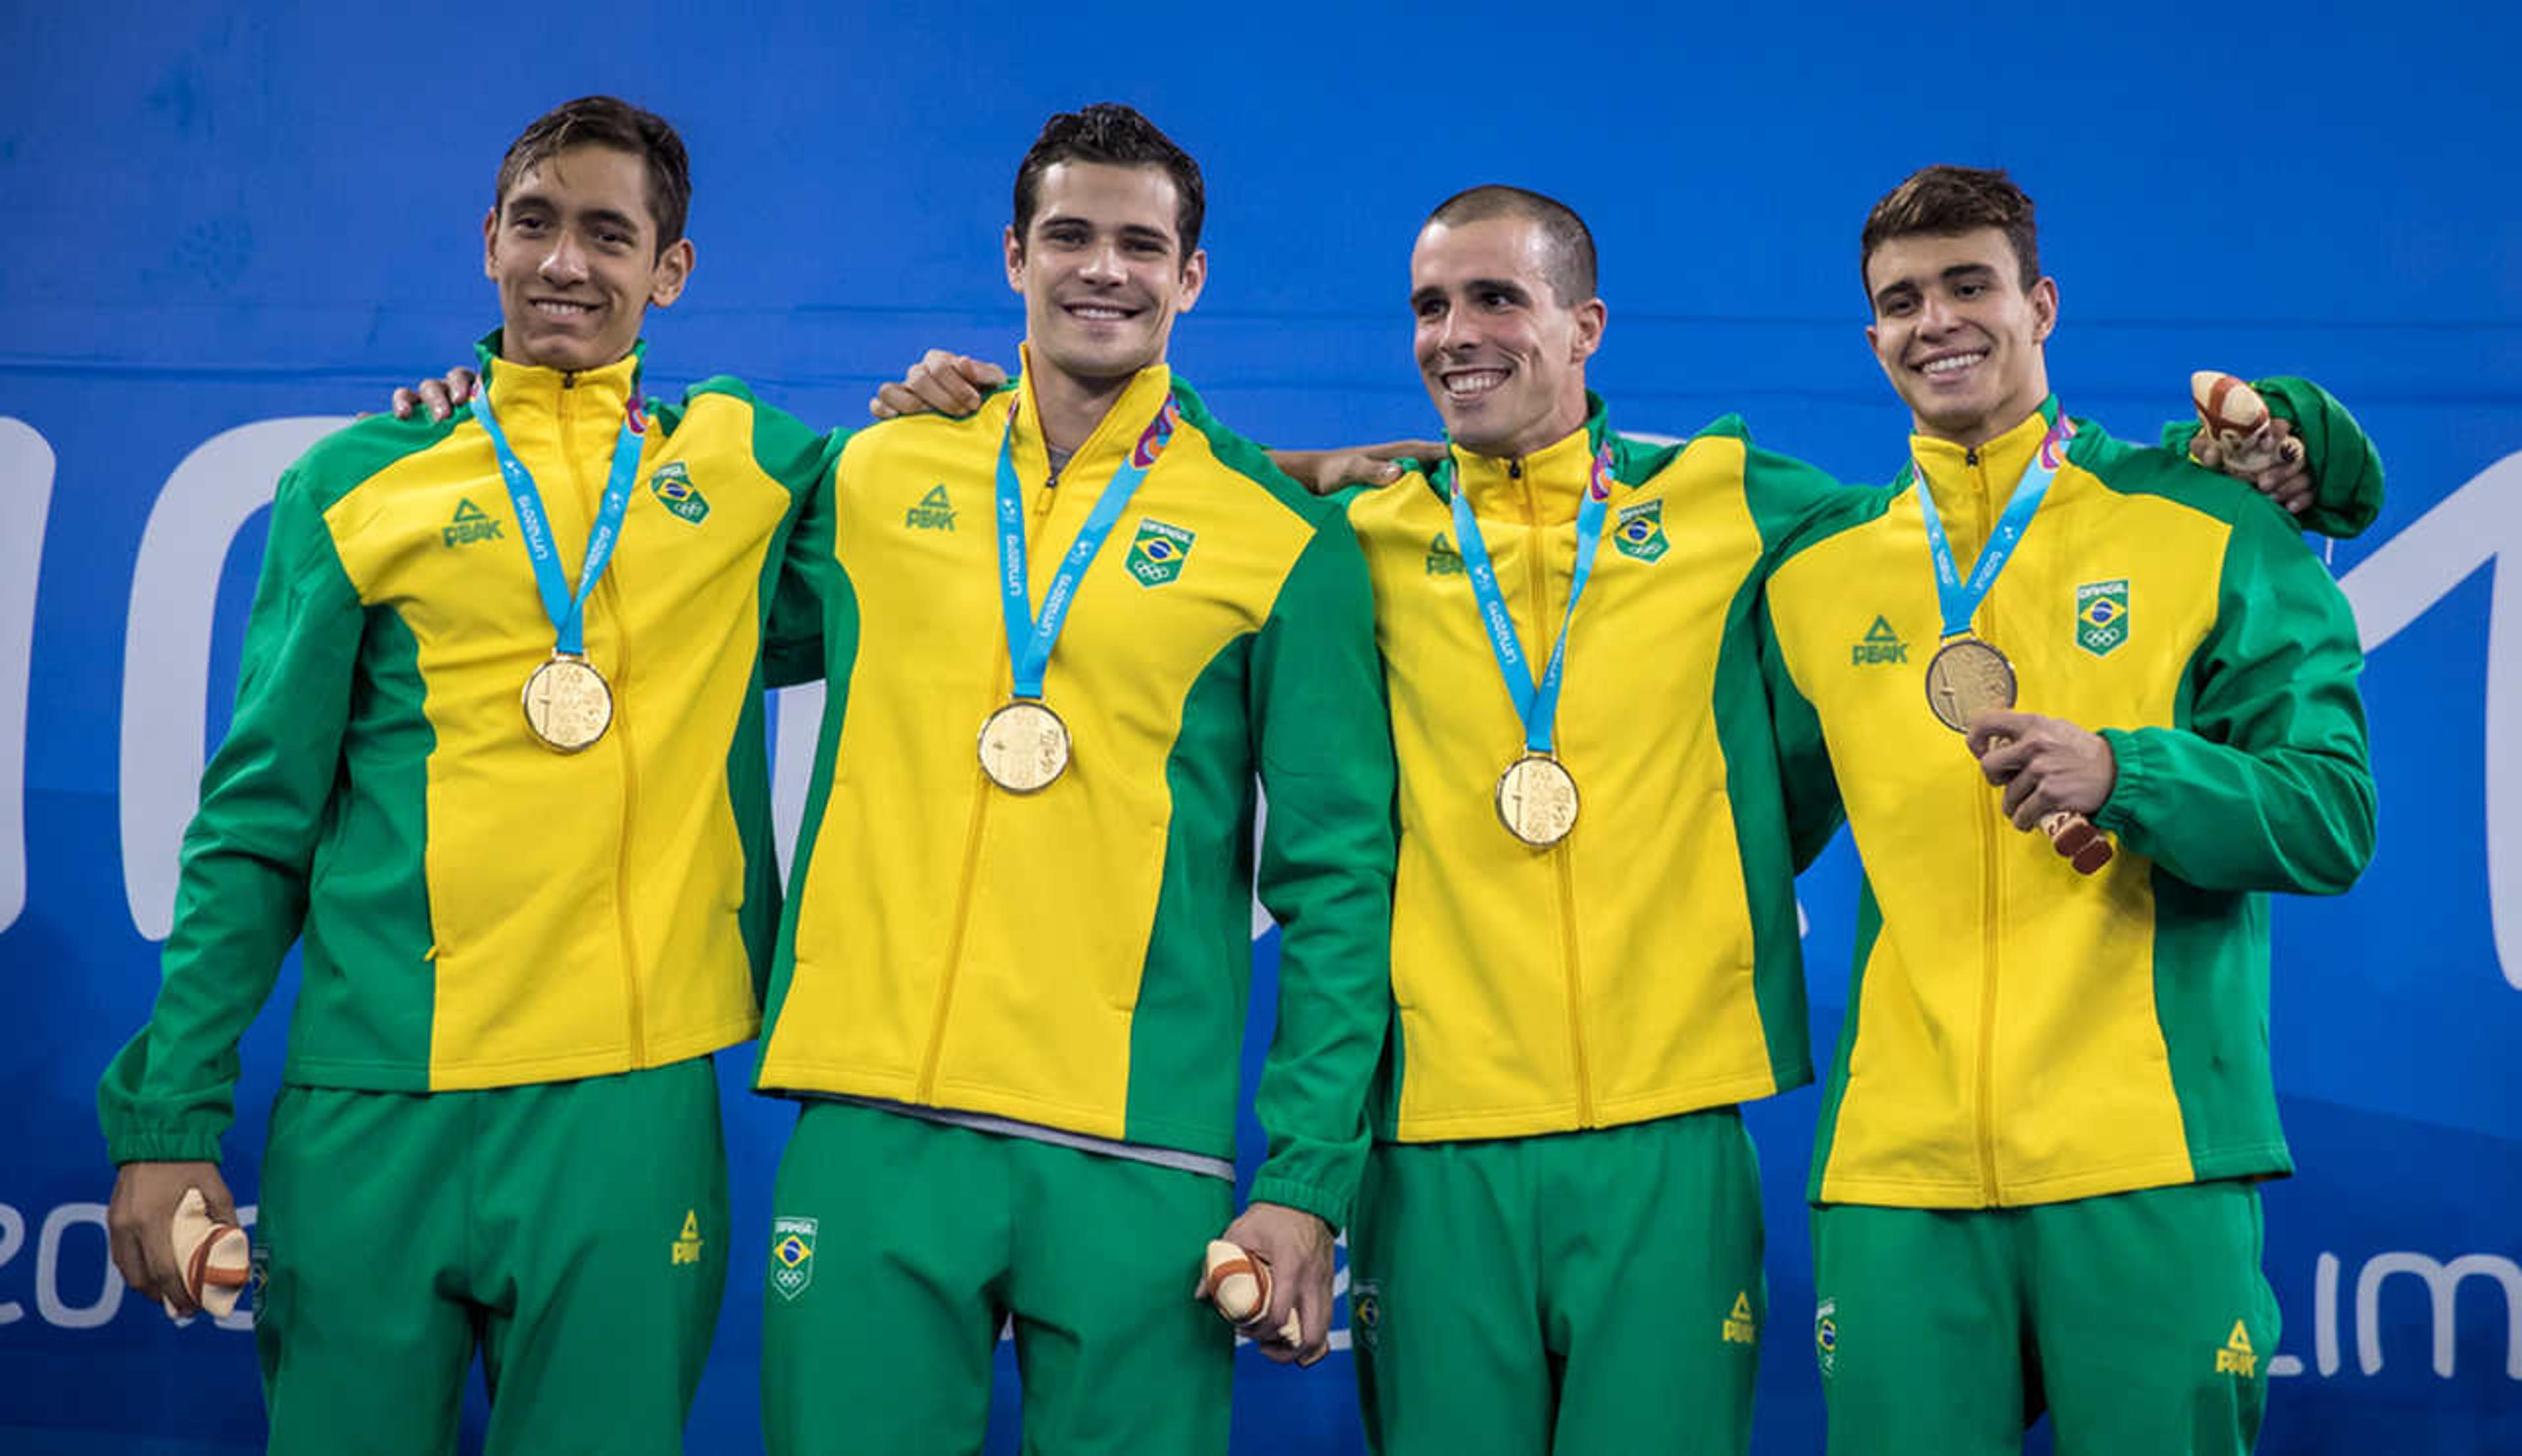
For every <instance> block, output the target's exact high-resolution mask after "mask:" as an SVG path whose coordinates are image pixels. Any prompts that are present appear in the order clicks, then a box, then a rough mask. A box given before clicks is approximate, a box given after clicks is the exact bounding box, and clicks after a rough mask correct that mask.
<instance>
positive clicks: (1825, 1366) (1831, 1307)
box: [1813, 1299, 1839, 1380]
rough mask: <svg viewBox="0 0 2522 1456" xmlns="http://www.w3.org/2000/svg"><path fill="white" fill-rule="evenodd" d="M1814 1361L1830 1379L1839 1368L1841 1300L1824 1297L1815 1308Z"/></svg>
mask: <svg viewBox="0 0 2522 1456" xmlns="http://www.w3.org/2000/svg"><path fill="white" fill-rule="evenodd" d="M1813 1363H1814V1364H1816V1365H1818V1366H1820V1367H1821V1378H1822V1379H1823V1380H1828V1379H1830V1378H1831V1375H1832V1374H1833V1373H1834V1372H1835V1371H1837V1370H1838V1369H1839V1301H1838V1300H1837V1299H1824V1300H1823V1301H1821V1303H1820V1304H1819V1305H1818V1306H1817V1307H1815V1309H1814V1310H1813Z"/></svg>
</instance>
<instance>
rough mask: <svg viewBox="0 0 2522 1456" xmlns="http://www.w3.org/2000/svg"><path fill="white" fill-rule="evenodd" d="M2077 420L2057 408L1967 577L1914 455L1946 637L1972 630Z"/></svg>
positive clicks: (2046, 489)
mask: <svg viewBox="0 0 2522 1456" xmlns="http://www.w3.org/2000/svg"><path fill="white" fill-rule="evenodd" d="M2075 434H2076V426H2075V423H2074V422H2073V421H2071V420H2069V419H2068V418H2067V412H2066V411H2065V410H2063V409H2062V410H2060V411H2058V423H2056V424H2054V425H2052V426H2050V427H2049V433H2048V434H2046V435H2044V436H2042V437H2041V438H2040V448H2039V449H2037V450H2035V451H2033V453H2032V466H2031V468H2030V469H2028V470H2026V471H2024V472H2023V480H2022V482H2021V483H2020V484H2018V485H2016V486H2015V488H2014V495H2013V498H2011V499H2009V500H2007V501H2006V503H2005V511H2004V513H2003V514H2002V515H2000V516H1998V517H1997V518H1996V526H1995V528H1994V529H1993V530H1991V531H1989V532H1988V534H1987V544H1985V545H1984V546H1982V547H1980V552H1979V559H1978V560H1977V561H1975V562H1973V563H1971V571H1970V576H1969V577H1968V578H1967V579H1965V578H1964V577H1963V576H1962V574H1961V572H1960V570H1959V569H1958V568H1957V567H1956V566H1955V564H1954V561H1953V543H1952V539H1951V538H1949V537H1947V536H1946V535H1945V534H1944V518H1943V517H1942V516H1940V515H1938V514H1937V512H1936V493H1935V490H1934V488H1932V487H1931V486H1929V485H1928V483H1927V467H1926V466H1924V465H1922V464H1920V463H1919V462H1918V461H1917V459H1916V458H1915V457H1912V458H1911V460H1910V461H1909V465H1910V468H1911V469H1912V470H1913V471H1915V472H1916V474H1917V477H1918V510H1919V513H1920V514H1921V515H1923V516H1925V517H1926V522H1927V554H1928V555H1929V556H1930V557H1932V558H1934V560H1935V563H1936V602H1937V606H1938V610H1939V611H1940V612H1941V613H1942V615H1943V635H1944V636H1945V637H1947V638H1951V637H1966V636H1969V635H1970V634H1971V619H1972V618H1973V617H1976V616H1978V615H1979V605H1980V603H1981V602H1983V601H1985V600H1986V599H1987V593H1988V588H1990V587H1994V586H1995V585H1996V574H1997V573H1998V572H2001V571H2003V570H2005V563H2006V560H2007V558H2009V557H2011V556H2012V555H2013V554H2014V548H2015V547H2016V546H2017V545H2019V544H2021V543H2022V540H2023V533H2024V532H2025V531H2026V530H2028V529H2029V528H2030V527H2031V525H2032V512H2034V511H2036V510H2038V509H2040V499H2041V497H2042V496H2044V495H2046V494H2048V493H2049V483H2050V482H2051V481H2054V480H2056V479H2057V478H2058V467H2059V466H2061V465H2064V464H2065V463H2066V462H2067V442H2068V441H2069V440H2071V439H2073V438H2074V437H2075Z"/></svg>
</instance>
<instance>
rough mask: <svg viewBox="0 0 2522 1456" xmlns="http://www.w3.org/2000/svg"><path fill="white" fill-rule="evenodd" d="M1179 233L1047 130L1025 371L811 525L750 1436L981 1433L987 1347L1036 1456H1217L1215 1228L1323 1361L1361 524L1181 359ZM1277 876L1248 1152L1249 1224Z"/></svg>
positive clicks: (1193, 183) (1193, 187) (1377, 815)
mask: <svg viewBox="0 0 2522 1456" xmlns="http://www.w3.org/2000/svg"><path fill="white" fill-rule="evenodd" d="M1202 207H1203V196H1202V188H1201V181H1200V175H1199V169H1198V167H1197V165H1196V164H1194V163H1193V162H1192V161H1191V158H1190V157H1189V156H1188V155H1186V154H1185V153H1184V152H1183V151H1182V149H1181V148H1179V147H1178V146H1176V145H1175V144H1174V143H1173V142H1172V141H1171V140H1169V139H1168V138H1167V137H1166V136H1165V135H1164V134H1163V133H1162V132H1161V131H1159V130H1157V129H1156V128H1155V126H1154V125H1152V124H1151V123H1149V122H1148V121H1147V119H1146V118H1145V117H1142V116H1140V115H1139V114H1138V113H1136V112H1134V111H1132V110H1130V109H1129V108H1127V107H1121V106H1112V105H1101V106H1094V107H1089V108H1086V109H1085V110H1084V111H1082V112H1078V113H1073V114H1062V115H1059V116H1055V117H1051V120H1050V122H1049V123H1048V124H1047V125H1045V127H1044V128H1043V131H1042V133H1041V135H1040V137H1039V138H1038V139H1037V140H1036V142H1035V143H1034V145H1033V148H1032V149H1031V150H1030V151H1029V152H1028V153H1027V154H1026V156H1025V159H1024V162H1023V164H1022V165H1021V166H1020V167H1019V168H1018V170H1017V173H1016V182H1015V195H1014V211H1013V218H1012V221H1011V222H1010V223H1009V225H1008V227H1007V229H1006V233H1005V238H1004V258H1005V266H1006V277H1007V284H1008V286H1009V287H1010V288H1011V289H1013V290H1015V291H1016V292H1017V293H1019V294H1021V295H1023V297H1024V301H1025V327H1026V342H1025V345H1024V349H1023V370H1022V374H1021V377H1020V378H1019V379H1018V380H1017V381H1016V382H1015V384H1014V385H1013V386H1012V387H1010V388H1008V389H1006V390H1004V391H1003V392H1001V393H999V394H997V395H994V396H992V397H991V398H990V399H987V400H986V401H985V402H983V403H982V405H981V407H980V408H979V410H978V412H976V413H973V414H970V415H967V416H964V417H961V418H948V417H944V416H939V415H917V416H912V417H909V418H904V419H898V420H892V421H888V422H886V423H883V424H879V425H876V426H874V427H872V428H870V429H866V430H864V431H861V432H860V433H859V434H858V435H856V436H855V437H853V438H852V439H851V441H850V442H849V444H848V446H847V447H846V448H845V449H844V450H843V451H842V453H841V455H840V457H839V460H838V462H837V465H836V467H835V469H834V473H833V476H832V481H831V490H830V494H829V499H830V501H831V506H832V510H831V513H830V516H829V517H827V518H818V520H817V522H815V523H813V530H812V535H813V537H814V540H816V542H817V547H818V549H819V550H820V552H821V553H822V554H821V565H820V569H821V572H822V574H823V577H824V589H823V591H822V596H823V598H824V600H825V601H826V602H827V603H828V612H829V615H828V618H827V623H826V630H825V634H824V638H825V642H826V645H827V648H828V653H829V660H828V663H827V667H828V678H829V687H828V695H827V697H826V699H825V703H826V707H825V716H824V721H823V730H822V739H821V744H820V747H819V749H818V752H817V759H816V766H815V774H814V778H813V783H812V787H811V788H810V791H809V797H808V805H807V822H806V827H805V829H804V831H803V832H802V833H801V835H800V839H799V845H798V850H797V864H796V868H795V869H794V877H793V880H792V888H793V891H794V893H793V895H792V897H791V909H790V913H789V915H788V916H787V917H786V920H785V922H784V923H783V925H782V927H781V934H780V947H779V956H778V964H777V968H776V972H775V978H774V980H773V983H772V995H771V1025H770V1029H769V1031H768V1033H767V1034H766V1036H765V1038H764V1046H763V1053H762V1060H761V1069H760V1076H759V1083H760V1085H761V1087H762V1088H763V1090H765V1091H767V1092H771V1093H774V1094H778V1095H784V1096H790V1097H795V1098H797V1099H799V1100H800V1101H801V1102H802V1103H803V1104H804V1106H803V1109H802V1110H801V1112H800V1114H799V1117H798V1122H797V1127H796V1130H795V1132H794V1134H793V1135H792V1136H791V1138H790V1141H789V1144H788V1147H787V1150H786V1151H785V1153H784V1155H783V1157H782V1159H781V1162H780V1169H779V1177H778V1184H777V1188H776V1191H775V1193H774V1196H773V1199H772V1203H773V1215H774V1221H773V1225H772V1234H771V1262H770V1268H769V1277H768V1292H767V1293H766V1295H765V1304H766V1310H765V1322H764V1336H763V1402H764V1426H765V1432H766V1434H767V1437H768V1440H769V1443H770V1446H771V1449H772V1450H773V1451H775V1452H800V1451H811V1452H823V1451H831V1452H842V1451H887V1452H920V1451H959V1450H969V1449H972V1448H975V1447H977V1446H978V1445H979V1443H980V1441H981V1437H982V1433H983V1431H984V1429H985V1425H986V1420H987V1414H988V1406H989V1396H990V1386H991V1350H992V1347H993V1345H994V1343H995V1341H996V1338H997V1334H998V1332H999V1330H1000V1328H1001V1326H1002V1324H1003V1323H1004V1322H1007V1321H1010V1320H1011V1321H1012V1323H1013V1326H1014V1332H1015V1342H1016V1360H1017V1365H1018V1368H1019V1370H1020V1371H1021V1374H1022V1379H1023V1385H1024V1400H1025V1411H1024V1432H1025V1444H1026V1448H1027V1449H1028V1450H1041V1451H1051V1452H1093V1451H1112V1452H1130V1453H1158V1456H1163V1453H1177V1452H1183V1453H1189V1452H1203V1453H1204V1452H1222V1451H1223V1450H1224V1449H1225V1447H1226V1439H1227V1430H1228V1422H1227V1415H1228V1400H1229V1396H1230V1391H1231V1386H1232V1371H1233V1367H1232V1349H1233V1338H1232V1332H1230V1331H1229V1330H1228V1329H1227V1327H1226V1326H1225V1325H1223V1324H1222V1323H1220V1322H1219V1321H1218V1320H1217V1318H1216V1317H1215V1316H1214V1315H1213V1314H1212V1313H1211V1312H1210V1311H1209V1309H1208V1308H1207V1307H1206V1306H1205V1305H1203V1304H1200V1303H1198V1302H1195V1301H1194V1300H1193V1299H1192V1298H1191V1287H1192V1282H1193V1279H1194V1277H1195V1275H1196V1272H1197V1270H1198V1267H1199V1256H1200V1251H1201V1249H1202V1247H1203V1246H1204V1245H1205V1244H1206V1242H1207V1241H1208V1240H1210V1239H1212V1238H1215V1237H1219V1234H1220V1230H1221V1229H1223V1230H1224V1231H1225V1232H1224V1237H1226V1238H1230V1239H1233V1240H1235V1241H1236V1242H1238V1243H1240V1244H1242V1245H1246V1246H1248V1247H1250V1248H1252V1249H1254V1250H1256V1251H1258V1252H1260V1253H1261V1254H1263V1255H1264V1256H1266V1257H1267V1258H1268V1259H1269V1260H1270V1261H1271V1263H1272V1264H1273V1265H1274V1266H1275V1268H1276V1271H1277V1274H1278V1280H1277V1285H1278V1291H1277V1293H1276V1295H1275V1297H1274V1299H1273V1300H1272V1302H1271V1304H1270V1306H1269V1308H1268V1309H1266V1310H1265V1311H1264V1312H1263V1313H1262V1314H1261V1315H1260V1316H1258V1317H1257V1318H1255V1319H1254V1320H1253V1321H1252V1322H1251V1325H1252V1327H1253V1328H1254V1329H1255V1330H1256V1331H1258V1332H1261V1333H1259V1334H1258V1335H1257V1336H1256V1338H1257V1339H1259V1340H1260V1341H1261V1343H1262V1345H1263V1347H1264V1348H1265V1349H1266V1350H1268V1351H1269V1352H1270V1353H1271V1354H1272V1355H1274V1356H1275V1357H1278V1358H1282V1359H1290V1358H1302V1359H1306V1360H1311V1359H1313V1358H1315V1357H1318V1356H1319V1355H1320V1354H1321V1352H1322V1351H1323V1349H1324V1348H1325V1343H1326V1339H1327V1337H1328V1334H1329V1331H1330V1324H1331V1321H1330V1314H1331V1242H1332V1234H1333V1231H1334V1230H1335V1229H1337V1228H1338V1227H1339V1226H1340V1225H1341V1224H1342V1223H1343V1222H1344V1221H1345V1220H1346V1217H1347V1213H1348V1205H1349V1200H1350V1197H1351V1193H1352V1190H1353V1189H1354V1188H1355V1186H1356V1181H1357V1173H1358V1165H1359V1162H1360V1160H1361V1158H1362V1156H1363V1153H1364V1147H1365V1141H1366V1138H1365V1123H1364V1114H1363V1111H1362V1108H1363V1104H1364V1100H1365V1095H1366V1087H1367V1084H1368V1082H1369V1081H1370V1079H1371V1077H1372V1075H1373V1072H1374V1066H1375V1058H1376V1056H1377V1052H1378V1047H1379V1045H1380V1042H1381V1037H1382V1032H1383V1023H1384V1006H1385V1003H1384V995H1383V978H1384V970H1385V963H1386V952H1385V944H1386V939H1385V938H1386V933H1387V925H1388V919H1389V914H1390V876H1391V855H1392V838H1391V818H1390V813H1391V808H1390V806H1391V794H1392V768H1391V748H1390V742H1389V737H1388V732H1387V728H1386V725H1385V721H1384V718H1383V714H1382V711H1381V706H1380V703H1379V700H1378V695H1377V688H1376V670H1375V646H1374V635H1373V629H1372V625H1371V602H1370V597H1369V593H1368V587H1367V581H1366V574H1365V571H1364V569H1363V566H1362V564H1361V563H1360V561H1359V559H1358V550H1357V544H1356V541H1355V540H1354V539H1353V538H1351V536H1350V535H1349V533H1348V532H1347V530H1346V529H1344V528H1343V526H1342V525H1341V523H1340V520H1339V517H1338V513H1337V511H1336V510H1335V509H1334V508H1333V507H1331V506H1330V505H1328V504H1326V503H1324V502H1321V501H1318V500H1315V499H1314V498H1313V497H1312V496H1310V495H1309V494H1307V493H1305V492H1304V491H1303V490H1302V488H1300V487H1298V486H1297V485H1295V483H1293V482H1292V481H1289V480H1287V479H1286V478H1285V477H1284V476H1281V475H1280V474H1278V473H1277V472H1276V471H1275V470H1273V469H1272V468H1271V466H1270V464H1269V462H1268V460H1267V458H1266V457H1264V456H1263V455H1262V454H1261V452H1260V451H1259V450H1258V449H1257V448H1256V447H1254V446H1251V445H1249V444H1248V443H1246V442H1245V441H1243V440H1242V439H1240V438H1239V437H1238V436H1236V435H1235V434H1233V433H1232V432H1231V431H1229V430H1227V429H1226V428H1225V427H1224V426H1223V425H1221V424H1219V423H1218V422H1217V421H1216V420H1215V419H1214V418H1213V417H1211V416H1210V415H1209V413H1208V411H1207V409H1206V407H1205V406H1204V405H1202V404H1201V402H1200V400H1199V398H1198V396H1197V395H1195V394H1193V393H1192V392H1191V388H1190V387H1189V386H1188V385H1186V384H1185V383H1183V382H1182V381H1181V380H1180V379H1178V378H1176V377H1175V376H1174V375H1173V373H1172V371H1171V370H1170V369H1169V368H1168V366H1167V365H1166V362H1165V348H1166V343H1167V340H1168V338H1169V336H1170V334H1171V331H1172V327H1173V324H1174V321H1175V319H1176V317H1177V316H1178V315H1179V314H1181V313H1182V312H1183V311H1185V310H1187V309H1188V308H1190V307H1191V305H1192V304H1193V303H1194V302H1195V301H1196V300H1197V298H1198V296H1199V291H1200V286H1201V283H1202V282H1203V280H1204V276H1205V271H1206V267H1207V260H1206V256H1205V255H1204V254H1203V253H1201V251H1200V249H1199V228H1200V219H1201V212H1202ZM1256 778H1257V781H1258V784H1259V786H1260V788H1261V789H1262V790H1263V791H1265V792H1266V794H1267V796H1268V803H1269V813H1268V815H1267V822H1266V825H1265V826H1264V828H1263V830H1262V833H1261V838H1260V842H1259V852H1258V861H1257V865H1256V863H1255V857H1254V850H1253V843H1254V841H1253V828H1254V822H1255V818H1256V814H1257V812H1258V805H1257V803H1256V799H1255V782H1256ZM1256 870H1257V885H1258V892H1259V895H1260V899H1261V901H1262V903H1263V904H1264V905H1265V906H1266V907H1267V908H1268V909H1269V911H1270V913H1271V914H1272V915H1273V916H1275V917H1276V918H1277V920H1278V922H1279V925H1280V927H1281V941H1280V963H1279V984H1280V993H1279V1004H1278V1018H1277V1033H1276V1038H1275V1040H1274V1041H1273V1043H1272V1046H1271V1050H1270V1054H1269V1057H1268V1060H1267V1062H1266V1064H1265V1066H1264V1068H1263V1071H1262V1075H1261V1084H1260V1090H1259V1093H1258V1099H1257V1100H1258V1106H1257V1112H1258V1114H1259V1120H1260V1122H1261V1124H1262V1126H1263V1128H1264V1129H1265V1130H1266V1131H1267V1133H1268V1135H1269V1153H1268V1156H1267V1158H1266V1160H1265V1161H1264V1162H1263V1163H1262V1165H1261V1167H1260V1168H1259V1170H1258V1171H1257V1173H1256V1174H1255V1176H1254V1179H1253V1183H1252V1189H1251V1202H1250V1203H1249V1205H1248V1206H1247V1208H1246V1209H1245V1210H1244V1212H1243V1213H1242V1214H1241V1216H1240V1217H1237V1218H1234V1220H1233V1222H1232V1224H1231V1225H1230V1223H1229V1219H1230V1216H1231V1215H1232V1214H1233V1213H1234V1209H1233V1183H1232V1178H1233V1173H1234V1167H1233V1158H1234V1154H1235V1128H1236V1118H1237V1107H1238V1087H1239V1080H1240V1079H1239V1075H1238V1053H1239V1049H1240V1046H1241V1042H1242V1036H1243V1026H1244V1013H1245V1000H1246V991H1247V983H1248V979H1249V976H1250V971H1251V959H1252V958H1251V946H1250V942H1249V931H1250V925H1251V919H1250V914H1251V899H1252V895H1253V893H1254V888H1255V882H1256ZM1291 1308H1292V1309H1293V1310H1294V1311H1295V1312H1296V1313H1297V1315H1298V1316H1299V1318H1300V1320H1301V1323H1302V1333H1303V1340H1302V1343H1301V1344H1300V1345H1299V1344H1290V1343H1288V1342H1286V1341H1284V1340H1282V1339H1278V1337H1276V1336H1275V1335H1274V1334H1271V1333H1269V1332H1274V1331H1276V1330H1278V1329H1279V1327H1280V1324H1281V1321H1282V1320H1283V1319H1284V1316H1285V1315H1286V1314H1287V1312H1288V1311H1289V1310H1290V1309H1291Z"/></svg>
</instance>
